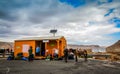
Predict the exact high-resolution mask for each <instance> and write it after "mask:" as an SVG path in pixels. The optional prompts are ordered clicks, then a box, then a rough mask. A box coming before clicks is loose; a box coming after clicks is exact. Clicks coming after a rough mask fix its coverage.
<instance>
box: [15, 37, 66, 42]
mask: <svg viewBox="0 0 120 74" xmlns="http://www.w3.org/2000/svg"><path fill="white" fill-rule="evenodd" d="M62 37H64V36H51V37H50V36H48V37H28V38H22V39H19V40H15V41H21V40H56V39H60V38H62Z"/></svg>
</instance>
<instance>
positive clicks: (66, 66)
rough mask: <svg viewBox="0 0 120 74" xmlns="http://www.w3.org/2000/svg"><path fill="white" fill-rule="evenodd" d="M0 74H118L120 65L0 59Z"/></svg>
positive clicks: (114, 63) (80, 60)
mask: <svg viewBox="0 0 120 74" xmlns="http://www.w3.org/2000/svg"><path fill="white" fill-rule="evenodd" d="M0 74H120V63H119V62H118V63H117V62H108V61H99V60H92V59H89V60H88V61H87V62H84V60H83V59H79V62H77V63H75V62H74V60H69V61H68V63H65V62H64V61H46V60H34V61H33V62H28V61H22V60H12V61H7V60H5V59H0Z"/></svg>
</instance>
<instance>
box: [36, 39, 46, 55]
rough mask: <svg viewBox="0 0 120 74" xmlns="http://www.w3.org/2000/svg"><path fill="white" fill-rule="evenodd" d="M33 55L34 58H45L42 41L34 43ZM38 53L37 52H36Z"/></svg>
mask: <svg viewBox="0 0 120 74" xmlns="http://www.w3.org/2000/svg"><path fill="white" fill-rule="evenodd" d="M38 47H39V50H40V51H38V49H37V48H38ZM35 51H36V52H35V55H36V56H45V43H43V42H42V41H36V49H35ZM37 51H38V52H37Z"/></svg>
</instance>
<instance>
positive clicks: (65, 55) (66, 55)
mask: <svg viewBox="0 0 120 74" xmlns="http://www.w3.org/2000/svg"><path fill="white" fill-rule="evenodd" d="M64 58H65V62H66V63H67V60H68V49H67V48H65V49H64Z"/></svg>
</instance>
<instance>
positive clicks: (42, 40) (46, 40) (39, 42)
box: [14, 36, 67, 58]
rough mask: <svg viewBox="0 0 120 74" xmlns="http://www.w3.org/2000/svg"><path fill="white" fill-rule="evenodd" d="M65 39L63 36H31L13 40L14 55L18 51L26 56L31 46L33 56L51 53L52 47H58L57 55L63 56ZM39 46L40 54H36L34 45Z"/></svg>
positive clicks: (52, 51)
mask: <svg viewBox="0 0 120 74" xmlns="http://www.w3.org/2000/svg"><path fill="white" fill-rule="evenodd" d="M66 45H67V43H66V39H65V38H64V36H55V37H54V36H53V37H31V38H24V39H20V40H15V45H14V56H17V54H18V53H21V52H22V53H23V56H24V57H28V49H29V47H30V46H32V48H33V54H34V56H35V58H39V57H45V56H47V55H48V54H51V55H53V53H54V49H58V56H59V57H61V56H63V50H64V48H65V47H66ZM37 46H39V47H40V50H41V51H40V55H39V56H38V55H36V47H37Z"/></svg>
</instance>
